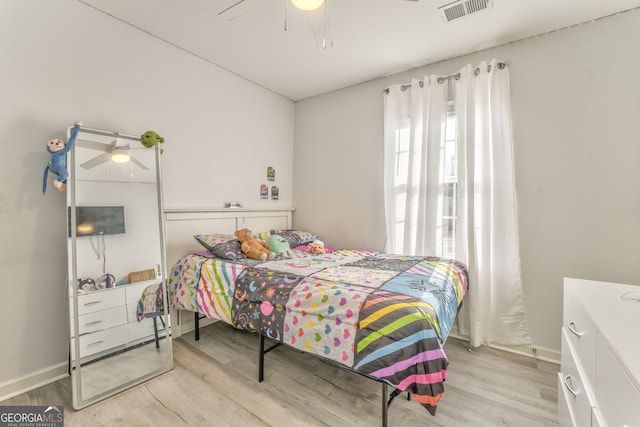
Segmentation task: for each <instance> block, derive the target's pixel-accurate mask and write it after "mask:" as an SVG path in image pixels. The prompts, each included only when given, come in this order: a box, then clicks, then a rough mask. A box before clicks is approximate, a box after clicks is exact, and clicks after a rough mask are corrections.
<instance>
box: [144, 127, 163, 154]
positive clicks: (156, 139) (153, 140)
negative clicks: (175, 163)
mask: <svg viewBox="0 0 640 427" xmlns="http://www.w3.org/2000/svg"><path fill="white" fill-rule="evenodd" d="M140 142H142V145H144V146H145V147H147V148H152V147H154V146H156V145H157V144H164V138H163V137H161V136H160V135H158V133H157V132H155V131H152V130H148V131H146V132H145V133H143V134H142V136H141V137H140ZM162 153H164V150H162V149H161V150H160V154H162Z"/></svg>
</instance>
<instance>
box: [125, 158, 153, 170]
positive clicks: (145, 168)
mask: <svg viewBox="0 0 640 427" xmlns="http://www.w3.org/2000/svg"><path fill="white" fill-rule="evenodd" d="M129 161H130V162H131V163H133V164H134V165H136V166H138V167H139V168H140V169H144V170H146V171H148V170H149V168H148V167H147V166H146V165H145V164H144V163H142V162H141V161H140V160H138V159H136V158H135V157H133V156H131V158H130V159H129Z"/></svg>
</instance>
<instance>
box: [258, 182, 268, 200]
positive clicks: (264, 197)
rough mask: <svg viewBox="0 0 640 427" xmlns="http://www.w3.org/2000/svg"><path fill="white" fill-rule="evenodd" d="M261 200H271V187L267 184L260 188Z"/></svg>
mask: <svg viewBox="0 0 640 427" xmlns="http://www.w3.org/2000/svg"><path fill="white" fill-rule="evenodd" d="M260 198H261V199H262V200H267V199H268V198H269V187H268V186H267V185H266V184H262V185H261V186H260Z"/></svg>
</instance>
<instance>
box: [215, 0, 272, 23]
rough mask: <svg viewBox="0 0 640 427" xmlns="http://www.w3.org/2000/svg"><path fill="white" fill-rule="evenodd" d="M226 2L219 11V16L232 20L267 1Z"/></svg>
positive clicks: (237, 0) (231, 0)
mask: <svg viewBox="0 0 640 427" xmlns="http://www.w3.org/2000/svg"><path fill="white" fill-rule="evenodd" d="M226 3H227V4H226V6H225V7H224V8H223V9H222V10H220V12H218V16H219V17H221V18H224V19H226V20H227V21H232V20H234V19H236V18H238V17H240V16H242V15H244V14H246V13H249V12H251V11H252V10H253V9H256V8H257V7H259V6H261V5H263V4H265V3H266V2H265V1H264V0H227V2H226Z"/></svg>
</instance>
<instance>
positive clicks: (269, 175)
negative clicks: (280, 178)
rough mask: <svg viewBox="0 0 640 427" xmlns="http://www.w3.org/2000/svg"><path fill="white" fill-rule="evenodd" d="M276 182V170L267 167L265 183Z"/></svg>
mask: <svg viewBox="0 0 640 427" xmlns="http://www.w3.org/2000/svg"><path fill="white" fill-rule="evenodd" d="M275 180H276V170H275V169H274V168H272V167H271V166H269V167H268V168H267V181H275Z"/></svg>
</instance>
